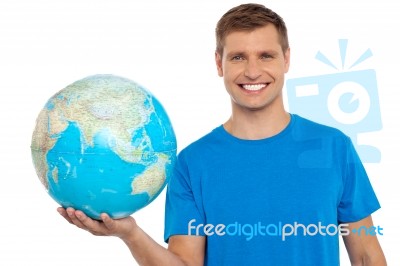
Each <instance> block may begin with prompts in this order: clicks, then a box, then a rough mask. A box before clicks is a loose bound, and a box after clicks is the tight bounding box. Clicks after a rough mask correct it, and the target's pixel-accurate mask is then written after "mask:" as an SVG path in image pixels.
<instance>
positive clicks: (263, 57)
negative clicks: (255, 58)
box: [261, 54, 273, 59]
mask: <svg viewBox="0 0 400 266" xmlns="http://www.w3.org/2000/svg"><path fill="white" fill-rule="evenodd" d="M270 58H273V57H272V55H269V54H264V55H262V56H261V59H270Z"/></svg>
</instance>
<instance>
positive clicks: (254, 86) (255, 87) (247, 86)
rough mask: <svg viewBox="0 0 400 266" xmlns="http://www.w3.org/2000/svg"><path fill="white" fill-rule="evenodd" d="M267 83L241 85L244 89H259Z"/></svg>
mask: <svg viewBox="0 0 400 266" xmlns="http://www.w3.org/2000/svg"><path fill="white" fill-rule="evenodd" d="M266 86H267V85H266V84H243V85H242V87H243V88H244V89H245V90H249V91H259V90H261V89H263V88H265V87H266Z"/></svg>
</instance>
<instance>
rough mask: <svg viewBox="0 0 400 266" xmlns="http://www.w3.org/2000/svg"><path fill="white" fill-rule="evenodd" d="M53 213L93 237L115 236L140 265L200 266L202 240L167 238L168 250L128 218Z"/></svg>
mask: <svg viewBox="0 0 400 266" xmlns="http://www.w3.org/2000/svg"><path fill="white" fill-rule="evenodd" d="M57 211H58V212H59V213H60V214H61V216H63V217H64V218H65V220H67V221H68V222H69V223H71V224H73V225H75V226H77V227H79V228H81V229H83V230H86V231H88V232H90V233H92V234H93V235H96V236H116V237H119V238H120V239H121V240H123V241H124V242H125V244H126V245H127V246H128V248H129V250H130V251H131V253H132V256H133V257H134V258H135V259H136V261H137V262H138V263H139V264H140V265H156V266H158V265H166V266H167V265H173V266H184V265H196V266H197V265H203V264H204V254H205V243H206V240H205V237H203V236H171V238H170V242H169V250H168V249H166V248H164V247H163V246H161V245H160V244H158V243H156V242H155V241H154V240H153V239H152V238H151V237H150V236H149V235H147V234H146V233H145V232H144V231H143V230H142V229H141V228H140V227H139V226H138V225H137V224H136V221H135V219H133V218H132V217H130V216H128V217H126V218H122V219H111V218H110V216H108V215H107V214H105V213H102V214H101V215H100V218H101V221H97V220H93V219H91V218H90V217H88V216H86V215H85V214H84V213H83V212H82V211H79V210H75V209H73V208H67V209H64V208H61V207H60V208H58V209H57Z"/></svg>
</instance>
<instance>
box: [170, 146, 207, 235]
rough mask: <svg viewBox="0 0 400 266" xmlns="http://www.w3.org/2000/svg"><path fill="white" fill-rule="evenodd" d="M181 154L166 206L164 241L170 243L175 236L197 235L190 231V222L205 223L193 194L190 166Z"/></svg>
mask: <svg viewBox="0 0 400 266" xmlns="http://www.w3.org/2000/svg"><path fill="white" fill-rule="evenodd" d="M183 157H184V156H183V155H182V154H180V156H178V160H177V163H176V164H175V169H174V172H173V175H172V177H171V179H170V181H169V183H168V187H167V195H166V205H165V232H164V240H165V242H168V240H169V238H170V237H171V236H173V235H189V234H195V232H194V231H193V230H188V228H189V224H190V221H191V220H193V219H195V221H196V222H195V224H201V223H204V222H203V221H204V213H203V212H202V211H200V209H201V207H199V203H198V202H197V203H196V199H195V196H194V193H193V186H195V184H193V182H194V181H193V180H191V178H190V174H189V171H188V166H187V164H186V162H185V160H184V158H183Z"/></svg>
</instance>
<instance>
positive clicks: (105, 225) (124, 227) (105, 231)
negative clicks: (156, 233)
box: [57, 207, 138, 239]
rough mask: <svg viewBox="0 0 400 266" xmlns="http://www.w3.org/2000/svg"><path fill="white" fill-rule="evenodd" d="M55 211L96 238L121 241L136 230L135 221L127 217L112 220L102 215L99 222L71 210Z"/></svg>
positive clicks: (61, 209)
mask: <svg viewBox="0 0 400 266" xmlns="http://www.w3.org/2000/svg"><path fill="white" fill-rule="evenodd" d="M57 211H58V212H59V213H60V214H61V216H63V217H64V218H65V219H66V220H67V221H68V222H69V223H71V224H74V225H75V226H77V227H79V228H81V229H83V230H86V231H88V232H90V233H92V234H93V235H96V236H116V237H119V238H121V239H126V238H128V237H132V235H133V234H134V232H135V230H137V229H138V226H137V224H136V221H135V219H133V218H132V217H130V216H128V217H126V218H122V219H118V220H114V219H111V218H110V216H108V215H107V214H105V213H102V214H101V216H100V218H101V221H97V220H93V219H91V218H89V217H88V216H86V215H85V214H84V213H83V212H82V211H79V210H75V209H73V208H67V209H64V208H62V207H59V208H58V209H57Z"/></svg>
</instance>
